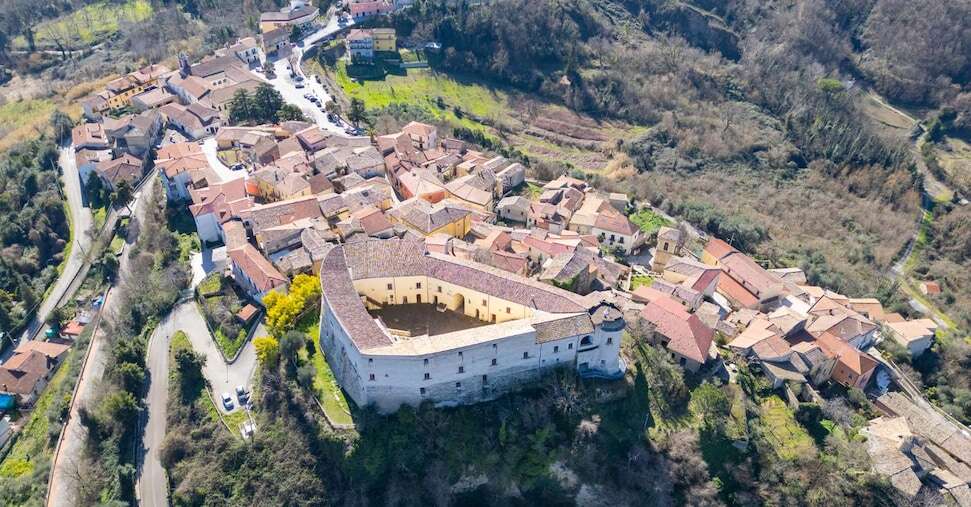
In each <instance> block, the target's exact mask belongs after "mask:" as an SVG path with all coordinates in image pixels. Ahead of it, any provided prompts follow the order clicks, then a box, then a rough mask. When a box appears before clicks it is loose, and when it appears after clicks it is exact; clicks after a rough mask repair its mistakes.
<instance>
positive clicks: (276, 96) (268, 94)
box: [252, 83, 284, 123]
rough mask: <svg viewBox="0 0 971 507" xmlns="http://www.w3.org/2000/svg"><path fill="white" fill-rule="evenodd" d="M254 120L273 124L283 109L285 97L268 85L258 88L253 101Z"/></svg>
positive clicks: (264, 84)
mask: <svg viewBox="0 0 971 507" xmlns="http://www.w3.org/2000/svg"><path fill="white" fill-rule="evenodd" d="M252 104H253V105H252V112H253V113H252V114H253V119H254V120H256V121H257V122H260V123H267V122H272V121H274V120H275V119H276V117H277V111H279V110H280V108H281V107H283V105H284V102H283V97H282V96H281V95H280V92H278V91H276V90H275V89H274V88H273V87H272V86H270V85H269V84H268V83H263V84H261V85H260V86H258V87H257V88H256V92H255V93H254V94H253V101H252Z"/></svg>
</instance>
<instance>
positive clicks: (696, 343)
mask: <svg viewBox="0 0 971 507" xmlns="http://www.w3.org/2000/svg"><path fill="white" fill-rule="evenodd" d="M641 317H643V318H644V319H645V320H647V321H648V322H650V323H652V324H654V326H655V328H656V330H657V332H658V333H659V334H661V335H662V336H664V337H666V338H667V339H668V340H670V341H669V343H668V346H667V348H668V349H670V350H672V351H674V352H676V353H678V354H680V355H681V356H684V357H686V358H688V359H691V360H692V361H695V362H698V363H701V364H704V363H705V361H707V360H708V349H709V348H711V341H712V337H713V336H714V331H712V330H711V328H709V327H708V326H706V325H705V324H704V323H703V322H701V319H699V318H698V316H697V315H693V314H689V313H688V312H687V311H685V309H684V308H682V307H681V304H680V303H678V302H677V301H675V300H674V299H672V298H670V297H667V296H665V297H662V298H658V299H655V300H654V301H652V302H650V303H648V304H647V306H645V307H644V309H643V310H641Z"/></svg>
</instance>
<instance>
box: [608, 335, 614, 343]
mask: <svg viewBox="0 0 971 507" xmlns="http://www.w3.org/2000/svg"><path fill="white" fill-rule="evenodd" d="M611 343H614V337H613V336H608V337H607V345H610V344H611Z"/></svg>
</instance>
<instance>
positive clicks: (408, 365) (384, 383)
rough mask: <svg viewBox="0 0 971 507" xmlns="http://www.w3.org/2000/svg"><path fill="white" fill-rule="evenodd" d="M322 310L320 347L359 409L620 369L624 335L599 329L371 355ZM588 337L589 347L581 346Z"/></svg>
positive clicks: (473, 397)
mask: <svg viewBox="0 0 971 507" xmlns="http://www.w3.org/2000/svg"><path fill="white" fill-rule="evenodd" d="M323 306H324V312H323V315H322V318H321V321H322V325H321V328H320V329H321V336H320V343H321V347H322V348H323V350H324V352H325V355H326V357H327V360H328V363H330V366H331V368H332V369H333V371H334V375H335V377H336V378H337V381H338V383H339V384H340V385H341V387H342V388H344V390H345V391H346V392H347V393H348V395H349V396H350V397H351V398H352V399H353V400H354V402H355V403H357V404H358V405H359V406H366V405H369V404H374V405H375V406H376V407H377V408H378V410H379V411H381V412H385V413H386V412H393V411H395V410H397V409H398V408H399V407H400V406H401V405H402V404H407V405H418V404H420V403H422V402H424V401H431V402H433V403H435V404H437V405H457V404H466V403H475V402H479V401H484V400H489V399H492V398H495V397H497V396H500V395H502V394H504V393H506V392H510V391H515V390H518V389H521V388H523V387H527V386H528V385H529V384H530V383H531V382H534V381H535V380H537V379H538V378H539V376H540V375H541V374H542V372H543V371H546V370H548V369H551V368H556V367H568V368H577V367H578V363H579V362H583V363H586V367H587V368H589V369H590V370H593V371H597V372H600V373H604V374H611V373H614V372H616V371H618V353H619V348H620V337H621V331H616V332H609V333H608V332H603V331H602V330H596V331H595V332H594V333H592V334H590V335H578V336H573V337H568V338H564V339H562V340H557V341H552V342H547V343H542V344H540V343H536V336H535V332H533V331H529V332H526V333H520V334H515V335H511V336H507V337H504V338H501V339H498V340H494V341H490V342H485V343H480V344H476V345H473V346H468V347H459V348H455V349H451V350H448V351H444V352H438V353H434V354H426V355H417V356H389V355H368V354H366V353H365V354H361V353H360V352H359V351H358V350H357V348H356V347H355V346H354V345H353V342H352V341H351V339H350V337H349V336H348V335H347V333H346V332H345V330H344V329H343V328H342V327H341V326H340V325H339V323H338V322H337V320H336V319H335V318H334V315H333V313H332V311H331V310H330V306H329V305H328V304H327V303H326V302H325V303H324V305H323ZM585 336H589V337H590V345H586V346H581V345H580V343H581V340H583V338H584V337H585ZM581 351H582V352H581ZM493 361H495V363H493ZM372 375H373V377H372ZM426 375H427V378H426Z"/></svg>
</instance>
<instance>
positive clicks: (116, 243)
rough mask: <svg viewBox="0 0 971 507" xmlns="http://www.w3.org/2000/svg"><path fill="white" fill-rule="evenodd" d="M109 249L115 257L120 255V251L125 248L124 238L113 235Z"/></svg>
mask: <svg viewBox="0 0 971 507" xmlns="http://www.w3.org/2000/svg"><path fill="white" fill-rule="evenodd" d="M110 248H111V252H112V253H114V254H115V255H121V251H122V249H124V248H125V238H123V237H121V236H119V235H118V234H115V236H114V237H113V238H111V246H110Z"/></svg>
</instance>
